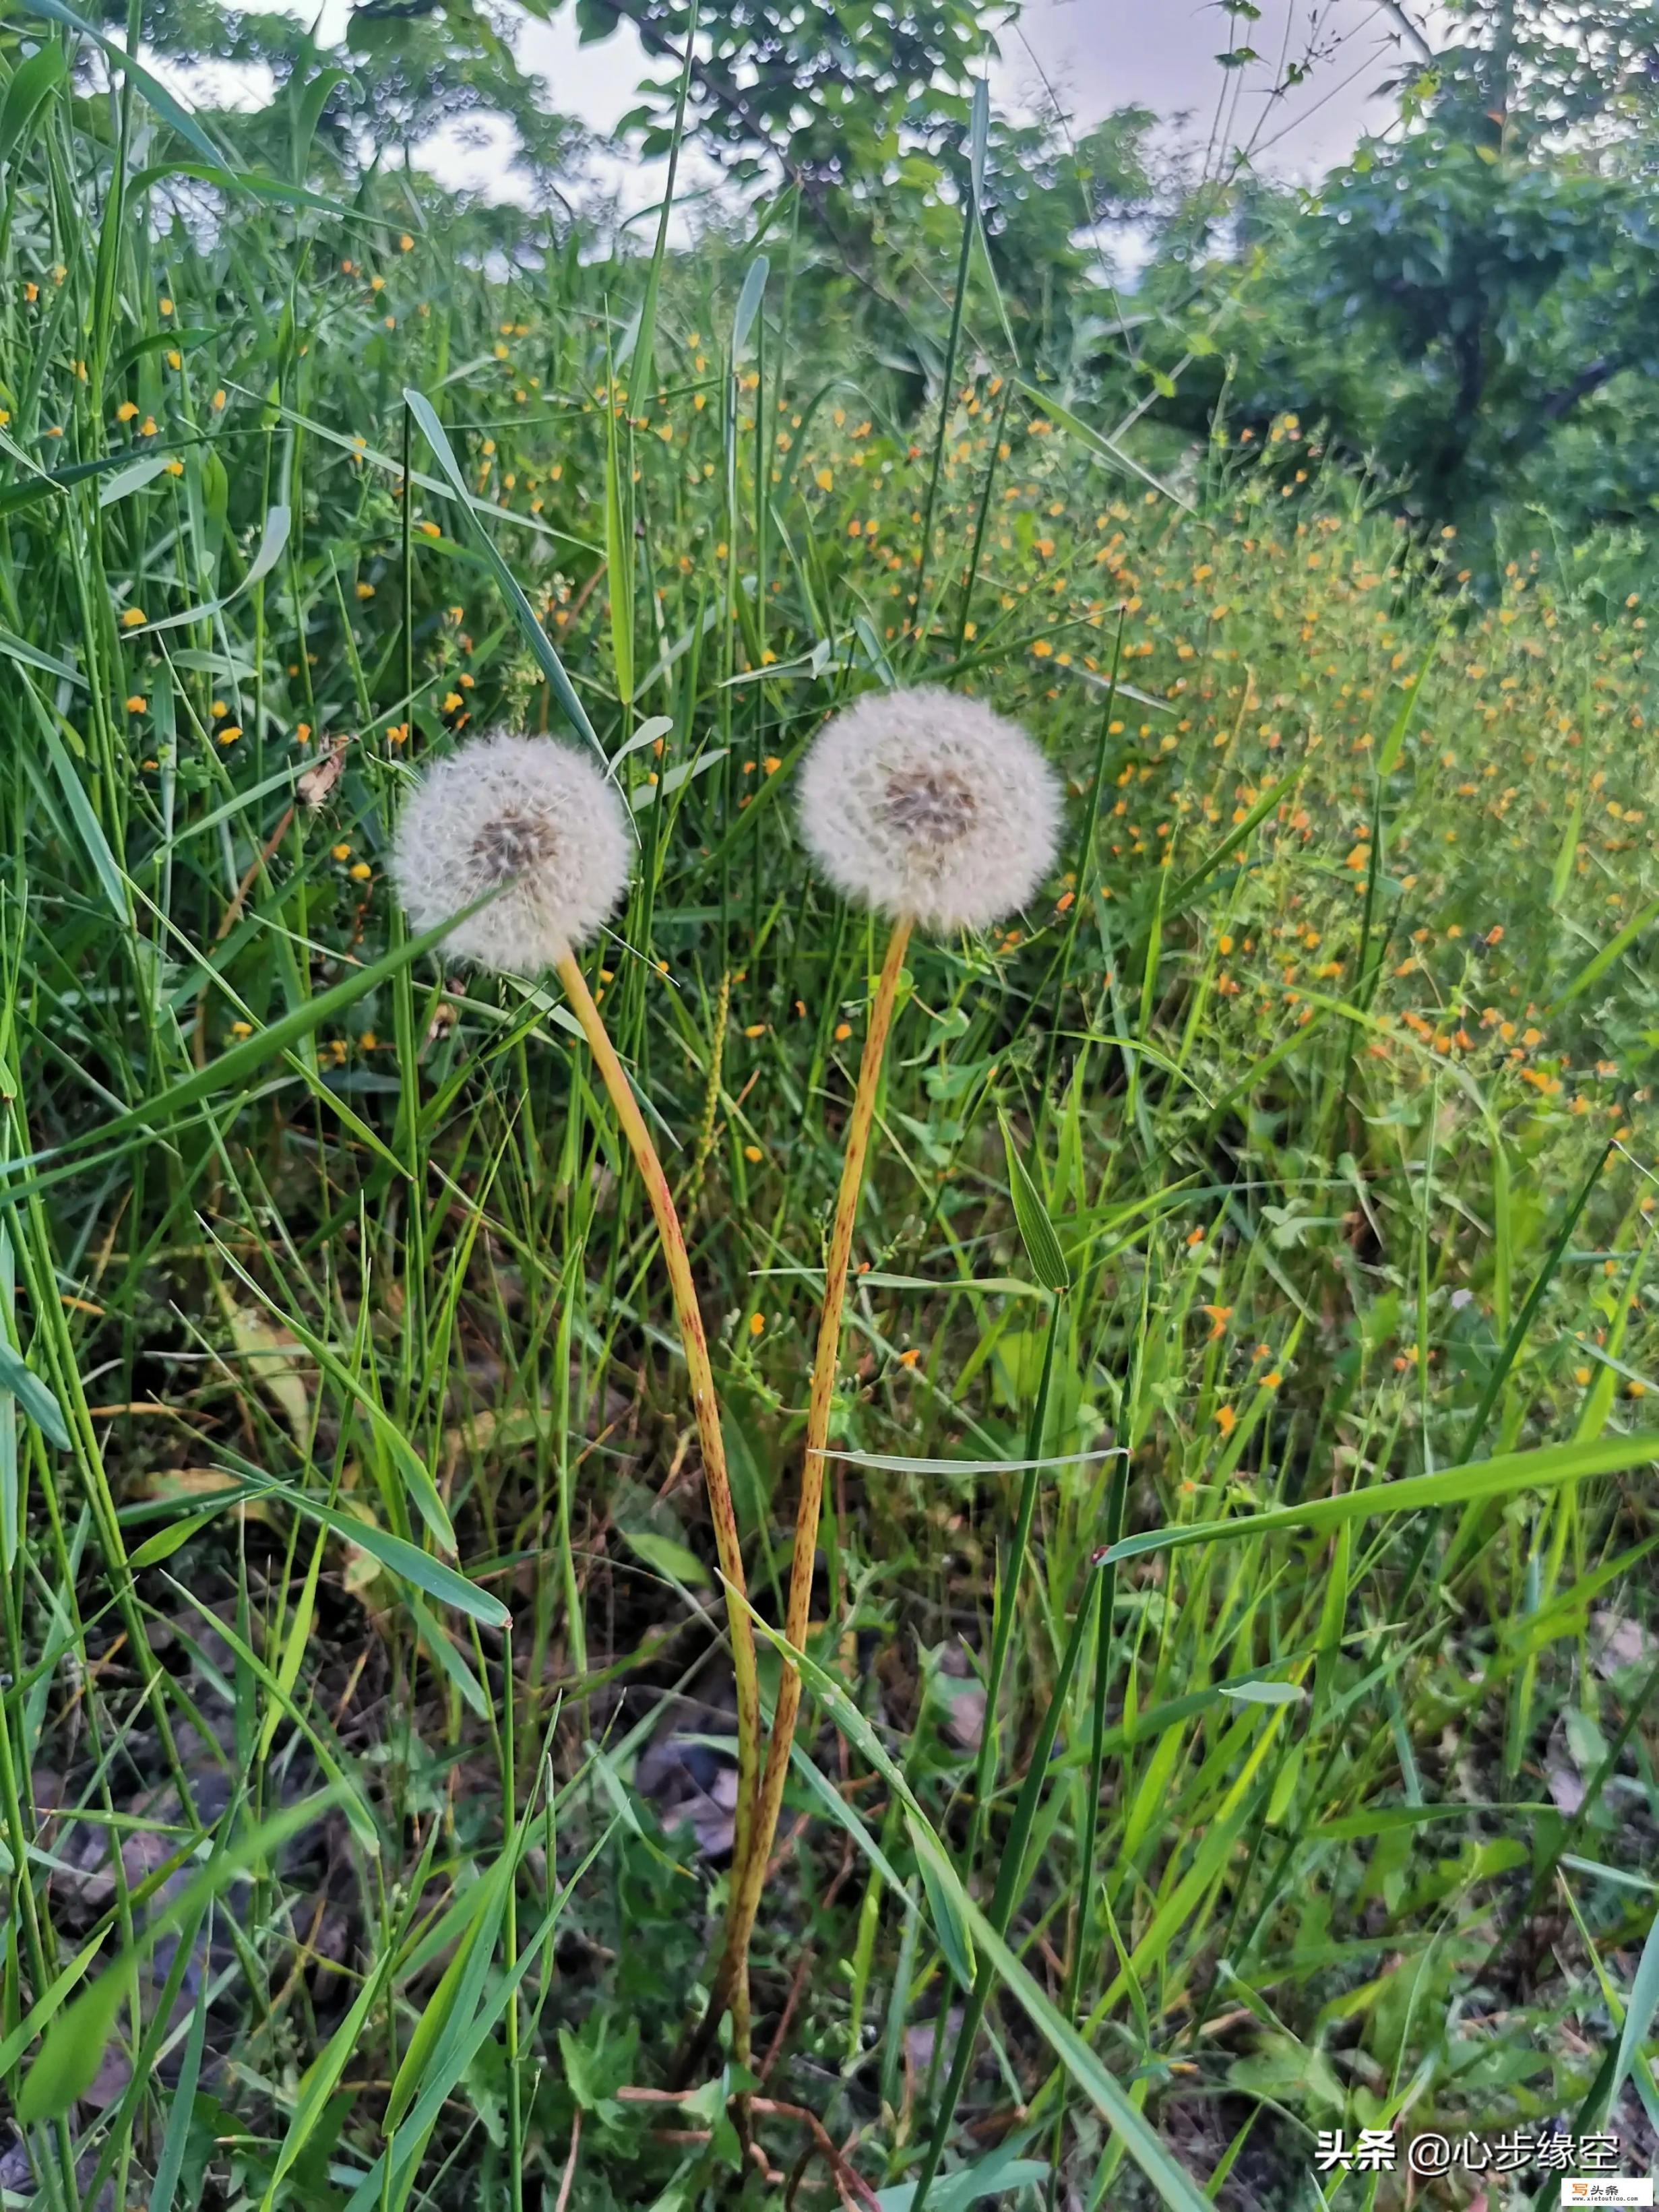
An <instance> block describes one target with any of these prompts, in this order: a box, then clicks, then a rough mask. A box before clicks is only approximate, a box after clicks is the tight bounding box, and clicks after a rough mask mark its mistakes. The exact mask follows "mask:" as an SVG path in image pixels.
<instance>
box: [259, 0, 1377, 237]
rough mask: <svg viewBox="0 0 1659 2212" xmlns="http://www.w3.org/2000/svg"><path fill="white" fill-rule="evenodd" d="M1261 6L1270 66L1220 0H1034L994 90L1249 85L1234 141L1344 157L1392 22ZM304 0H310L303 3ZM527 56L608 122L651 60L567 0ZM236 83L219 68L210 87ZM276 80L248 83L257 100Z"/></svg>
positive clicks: (333, 27)
mask: <svg viewBox="0 0 1659 2212" xmlns="http://www.w3.org/2000/svg"><path fill="white" fill-rule="evenodd" d="M1259 4H1260V5H1261V20H1260V21H1258V22H1256V23H1254V24H1252V25H1250V26H1249V41H1250V44H1251V46H1253V47H1254V48H1255V51H1256V52H1258V53H1259V54H1260V55H1261V57H1262V63H1261V66H1259V67H1256V68H1253V69H1251V70H1246V71H1243V72H1231V73H1230V72H1226V71H1224V70H1222V69H1221V68H1220V67H1219V66H1218V63H1217V61H1216V55H1217V52H1218V50H1219V49H1221V48H1222V47H1224V46H1225V45H1226V43H1227V40H1226V28H1227V21H1228V18H1227V17H1226V16H1225V15H1224V14H1223V12H1222V10H1221V9H1220V8H1219V6H1218V5H1217V4H1216V0H1027V4H1026V6H1025V9H1024V13H1023V15H1021V16H1020V18H1019V20H1018V22H1017V24H1016V25H1015V26H1014V27H1012V29H1010V30H1008V31H1006V32H1005V33H1003V34H1002V38H1001V46H1002V58H1001V60H1000V63H999V64H997V66H996V67H995V69H994V70H993V73H992V80H991V82H992V94H993V98H994V100H995V101H996V102H997V104H998V105H999V106H1000V107H1001V108H1002V109H1003V110H1004V112H1013V111H1016V110H1021V109H1024V110H1028V111H1029V110H1030V109H1033V108H1035V107H1036V106H1040V105H1041V104H1042V103H1043V102H1044V101H1045V100H1051V99H1057V100H1059V102H1060V105H1061V106H1063V107H1064V108H1065V109H1066V111H1067V112H1069V114H1070V115H1071V117H1072V118H1073V123H1074V124H1075V125H1076V126H1077V128H1078V129H1079V130H1087V129H1088V128H1089V127H1090V126H1091V125H1093V124H1095V123H1097V122H1098V121H1099V120H1100V118H1102V117H1103V115H1106V114H1108V113H1109V112H1110V111H1111V110H1112V109H1113V108H1115V107H1121V106H1126V105H1128V104H1130V103H1139V104H1140V105H1143V106H1147V107H1151V108H1152V109H1154V110H1156V111H1157V112H1158V113H1160V114H1163V115H1174V114H1177V113H1183V112H1184V113H1185V114H1187V115H1188V117H1189V118H1190V125H1189V127H1190V129H1191V130H1192V131H1193V132H1194V134H1196V135H1198V136H1199V137H1200V138H1206V137H1208V135H1209V132H1210V131H1211V128H1212V123H1213V121H1214V118H1215V116H1216V109H1217V102H1218V99H1219V98H1220V97H1221V95H1222V94H1223V92H1224V90H1225V89H1226V88H1228V87H1229V86H1231V85H1233V84H1235V83H1236V84H1237V86H1238V87H1239V97H1238V100H1237V105H1236V106H1234V107H1233V108H1232V110H1231V113H1230V114H1229V115H1228V117H1227V118H1226V122H1225V129H1224V131H1223V136H1224V137H1225V141H1226V143H1228V144H1229V145H1238V144H1242V143H1245V142H1247V141H1250V140H1251V139H1252V138H1254V142H1255V146H1256V148H1257V149H1258V152H1259V154H1260V156H1261V159H1262V161H1264V163H1265V164H1267V165H1268V166H1270V167H1273V168H1274V169H1276V170H1277V171H1279V173H1283V174H1286V175H1291V176H1298V177H1304V178H1312V177H1314V176H1316V175H1317V174H1318V173H1320V172H1321V171H1322V170H1323V169H1325V168H1327V167H1329V166H1330V164H1331V163H1332V162H1333V161H1339V160H1340V159H1341V157H1342V156H1343V155H1345V154H1346V153H1347V152H1348V151H1349V149H1351V148H1352V145H1353V143H1354V142H1355V140H1356V139H1357V138H1358V137H1359V136H1360V134H1361V133H1362V132H1363V131H1365V130H1366V129H1368V128H1378V127H1380V126H1381V125H1383V123H1385V122H1386V121H1387V119H1388V115H1389V105H1388V102H1387V100H1380V99H1379V98H1378V96H1377V94H1378V90H1379V88H1380V87H1381V86H1382V85H1383V83H1384V82H1385V81H1386V79H1387V78H1388V76H1389V72H1390V70H1395V69H1397V68H1398V67H1399V65H1400V60H1401V50H1400V46H1399V44H1398V40H1397V33H1396V29H1395V22H1394V20H1393V17H1392V15H1391V14H1390V11H1389V9H1388V8H1387V7H1385V6H1384V5H1383V4H1382V0H1259ZM307 12H308V13H309V12H310V10H309V9H307ZM348 13H349V0H325V4H324V10H323V22H322V35H323V37H324V38H325V40H334V39H337V38H341V37H343V33H344V27H345V21H346V17H347V15H348ZM1310 40H1311V41H1312V46H1313V49H1314V53H1313V67H1312V71H1311V74H1310V78H1309V81H1308V82H1306V83H1305V84H1304V85H1303V86H1301V87H1300V88H1298V89H1297V91H1296V92H1295V93H1294V94H1291V96H1289V97H1288V98H1286V99H1285V100H1283V101H1282V102H1279V103H1273V102H1272V101H1271V100H1268V99H1267V97H1266V95H1265V89H1264V88H1266V87H1267V85H1269V84H1271V83H1272V82H1273V78H1274V76H1275V75H1276V74H1277V66H1278V64H1279V58H1280V56H1281V54H1284V55H1287V56H1288V57H1290V58H1297V57H1299V56H1301V55H1302V54H1304V52H1308V51H1309V48H1310ZM518 52H519V55H520V60H521V62H522V63H523V64H524V65H525V66H526V68H528V69H532V70H536V71H538V73H539V74H540V75H541V76H543V77H544V78H545V80H546V82H547V87H548V94H549V99H550V103H551V105H552V106H555V107H556V108H558V109H561V110H562V111H563V112H565V113H567V114H571V115H574V116H577V117H579V118H580V119H581V121H582V122H584V123H586V125H588V126H589V127H590V129H592V131H596V132H599V133H601V134H608V133H609V132H610V131H611V130H612V129H613V128H614V127H615V125H616V124H617V120H618V118H620V117H621V116H623V115H624V114H625V113H626V112H628V110H629V108H630V107H632V106H635V104H636V100H637V93H636V88H637V86H638V85H639V82H640V81H641V77H642V76H644V75H645V74H646V70H645V64H644V59H643V57H642V55H641V52H640V46H639V41H638V40H637V38H636V37H635V33H634V31H633V29H632V27H631V26H629V24H627V23H622V24H620V25H619V26H618V27H617V31H616V32H615V33H614V34H613V35H612V36H611V37H610V38H608V39H605V40H600V41H599V43H598V44H596V45H593V46H582V45H580V44H579V42H578V40H577V34H576V24H575V20H574V9H572V8H570V7H569V6H564V7H561V8H560V9H558V10H557V12H556V14H555V15H554V18H553V21H551V22H550V23H542V22H538V21H534V20H533V19H526V20H525V21H524V24H523V28H522V30H521V31H520V36H519V40H518ZM227 90H228V87H226V86H225V85H224V84H223V83H222V82H221V81H219V78H218V76H216V87H215V96H217V97H220V98H223V97H224V96H225V94H226V92H227ZM269 96H270V94H269V91H268V90H263V89H262V88H254V87H249V88H248V92H247V97H248V104H250V105H259V104H262V101H263V100H264V99H268V98H269ZM422 152H423V156H424V158H425V159H426V160H428V161H429V163H430V164H431V166H432V167H433V168H434V169H435V171H436V172H437V173H440V174H441V175H443V176H445V177H447V179H449V180H450V181H451V182H453V183H454V184H456V185H465V186H470V187H471V188H473V189H476V190H478V191H484V192H487V193H498V192H510V191H512V189H513V179H511V176H510V174H509V173H508V170H507V163H506V161H504V159H503V153H504V148H503V146H502V143H501V138H500V137H499V136H496V135H494V134H492V133H490V132H489V131H479V130H477V129H476V128H459V129H457V130H454V131H448V132H446V133H444V134H441V138H440V139H439V140H438V141H437V142H435V143H432V144H430V145H428V147H427V148H425V149H422ZM596 167H597V171H598V175H599V180H600V181H601V182H602V183H603V184H605V185H607V186H609V187H610V188H611V189H612V190H614V191H616V192H617V195H618V197H619V198H620V199H621V201H622V202H623V204H624V206H625V207H629V208H643V207H647V206H648V205H650V204H652V202H653V200H654V199H655V198H656V197H659V194H660V191H661V170H660V165H659V164H654V163H649V162H640V161H634V160H630V159H628V158H626V157H625V156H623V157H617V156H610V155H606V156H602V157H601V158H600V160H599V162H598V163H597V164H596ZM713 173H714V172H713V169H712V165H711V164H709V163H708V162H707V161H705V160H699V159H697V158H695V157H694V158H692V159H690V161H687V162H686V163H685V164H684V167H683V168H682V173H681V179H680V188H681V190H682V191H685V190H687V189H692V190H695V189H696V187H697V185H699V184H702V183H707V182H708V181H709V180H710V179H711V177H712V175H713Z"/></svg>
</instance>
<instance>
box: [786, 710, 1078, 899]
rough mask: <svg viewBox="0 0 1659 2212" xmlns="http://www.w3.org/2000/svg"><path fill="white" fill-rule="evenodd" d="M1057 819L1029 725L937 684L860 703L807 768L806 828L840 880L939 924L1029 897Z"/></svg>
mask: <svg viewBox="0 0 1659 2212" xmlns="http://www.w3.org/2000/svg"><path fill="white" fill-rule="evenodd" d="M800 827H801V835H802V836H804V837H805V840H806V842H807V845H808V847H809V848H811V853H812V854H813V857H814V858H815V859H816V860H817V862H818V865H819V866H821V867H822V868H823V872H824V873H825V875H827V876H828V877H829V880H830V882H831V883H833V884H835V886H836V890H839V891H841V892H842V894H843V895H844V896H846V897H848V898H851V899H858V900H860V901H862V902H863V903H864V904H866V906H872V907H877V908H881V909H882V910H883V911H884V912H885V913H888V914H891V915H900V914H908V915H913V916H914V917H915V920H916V921H919V922H920V923H921V926H922V927H923V928H924V929H928V930H933V931H934V932H937V933H950V932H951V931H953V930H957V929H985V928H988V927H989V926H990V924H991V923H992V922H994V921H1000V920H1001V919H1002V918H1003V916H1004V915H1010V914H1012V913H1014V912H1015V911H1016V909H1017V908H1020V907H1022V906H1024V903H1025V902H1026V901H1027V899H1029V898H1030V896H1031V894H1032V892H1033V891H1034V890H1036V887H1037V885H1038V884H1040V883H1041V882H1042V878H1043V877H1044V876H1045V875H1047V874H1048V870H1049V868H1050V866H1052V865H1053V862H1054V848H1055V845H1056V842H1057V841H1058V838H1059V836H1060V781H1059V778H1058V777H1057V776H1056V775H1055V774H1054V770H1053V769H1051V768H1050V767H1049V765H1048V762H1047V761H1046V760H1044V758H1043V757H1042V754H1041V753H1040V752H1039V751H1038V750H1037V749H1036V745H1034V744H1032V742H1031V740H1030V738H1028V737H1027V736H1026V734H1025V732H1024V730H1022V729H1021V728H1020V727H1019V726H1018V724H1017V723H1014V722H1009V721H1005V720H1003V718H1002V716H1001V715H1000V714H993V713H992V711H991V709H990V708H988V707H986V706H981V703H980V702H979V701H978V700H977V699H965V698H963V697H961V696H959V695H957V693H955V692H952V691H941V690H937V689H936V688H934V687H933V686H932V685H926V686H922V687H920V688H918V689H915V690H902V691H885V692H872V693H871V694H870V695H869V696H868V697H866V698H863V699H860V701H859V702H858V703H857V704H856V705H855V706H852V707H849V708H848V709H847V710H846V712H845V713H844V714H837V715H836V717H835V719H834V720H832V721H829V722H826V723H825V724H824V726H823V729H822V730H821V731H820V732H818V734H817V737H816V738H814V739H813V741H812V744H811V750H809V751H808V753H807V756H806V764H805V768H804V769H802V771H801V782H800Z"/></svg>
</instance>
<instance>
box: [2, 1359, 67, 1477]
mask: <svg viewBox="0 0 1659 2212" xmlns="http://www.w3.org/2000/svg"><path fill="white" fill-rule="evenodd" d="M0 1391H4V1392H8V1393H9V1395H11V1396H12V1397H14V1398H15V1399H16V1401H17V1403H18V1405H19V1407H21V1410H22V1411H23V1412H24V1413H27V1415H28V1417H29V1419H30V1420H32V1421H33V1424H34V1425H35V1427H36V1428H37V1429H39V1430H40V1433H41V1435H42V1436H43V1437H46V1438H47V1440H48V1441H49V1442H50V1443H55V1444H56V1445H57V1447H58V1450H59V1451H68V1450H69V1449H70V1432H69V1430H68V1427H67V1426H66V1425H65V1423H64V1413H63V1408H62V1407H60V1406H59V1405H58V1401H57V1399H56V1398H54V1397H53V1396H52V1393H51V1391H50V1390H48V1389H47V1388H46V1384H45V1383H43V1382H42V1381H41V1380H40V1376H38V1375H37V1374H36V1373H35V1372H34V1370H33V1368H31V1367H29V1366H27V1365H26V1364H25V1363H24V1360H23V1357H22V1354H21V1352H14V1351H13V1349H12V1347H11V1346H10V1345H9V1344H8V1343H7V1342H6V1340H5V1339H4V1337H3V1336H0Z"/></svg>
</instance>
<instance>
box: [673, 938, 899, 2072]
mask: <svg viewBox="0 0 1659 2212" xmlns="http://www.w3.org/2000/svg"><path fill="white" fill-rule="evenodd" d="M910 929H911V918H910V916H909V915H900V916H899V917H898V920H897V921H896V922H895V923H894V924H893V933H892V935H891V937H890V938H889V939H888V940H887V956H886V957H885V959H884V961H883V962H882V966H881V975H880V977H879V979H878V982H877V985H876V994H875V997H874V998H873V1000H872V1001H871V1005H870V1026H869V1028H868V1030H866V1032H865V1038H864V1054H863V1058H862V1059H861V1060H860V1063H859V1080H858V1088H857V1090H856V1091H854V1095H853V1110H852V1113H851V1115H850V1116H849V1118H848V1124H847V1150H846V1153H845V1156H844V1157H843V1158H842V1170H841V1189H840V1192H839V1194H838V1195H837V1197H836V1218H835V1223H834V1225H833V1227H832V1229H831V1231H830V1234H829V1254H828V1255H827V1258H826V1261H825V1266H824V1277H823V1307H822V1309H821V1310H820V1312H819V1315H818V1336H817V1348H816V1350H815V1352H814V1353H813V1357H812V1390H811V1398H810V1400H809V1401H808V1405H807V1413H806V1446H805V1457H804V1459H803V1462H802V1466H801V1484H800V1504H799V1508H798V1509H797V1511H796V1514H795V1544H794V1552H793V1558H792V1559H791V1561H790V1568H789V1601H788V1606H787V1610H786V1612H785V1615H784V1632H785V1634H786V1635H787V1638H788V1639H789V1641H790V1643H791V1644H794V1645H795V1646H796V1647H797V1649H799V1648H801V1647H803V1646H804V1645H805V1642H806V1623H807V1615H808V1613H809V1610H810V1608H811V1597H812V1565H813V1561H814V1559H815V1558H816V1556H817V1542H818V1519H819V1516H820V1514H821V1513H822V1511H823V1466H824V1455H825V1451H826V1449H827V1447H828V1445H829V1417H830V1413H831V1410H832V1408H833V1407H834V1404H835V1395H836V1366H837V1364H838V1362H839V1359H840V1355H841V1322H842V1309H843V1307H844V1306H845V1304H846V1302H847V1277H848V1269H849V1267H850V1265H851V1261H852V1253H853V1226H854V1222H855V1221H856V1219H857V1218H858V1210H859V1195H860V1192H861V1190H862V1189H863V1187H864V1160H865V1154H866V1152H867V1151H868V1149H869V1144H870V1124H871V1121H872V1119H873V1118H874V1115H875V1107H876V1091H877V1088H878V1085H879V1083H880V1080H881V1064H882V1060H883V1057H884V1054H885V1052H886V1049H887V1033H888V1031H889V1030H890V1028H891V1027H892V1021H893V1006H894V1002H895V1000H896V996H897V993H898V981H899V975H900V972H901V970H902V968H903V966H904V953H905V948H906V946H907V945H908V943H909V941H910ZM799 1710H800V1676H799V1673H798V1672H797V1671H796V1669H795V1668H793V1666H790V1665H789V1664H787V1662H786V1664H785V1666H784V1669H783V1674H782V1677H781V1680H780V1681H779V1684H778V1702H777V1709H776V1711H775V1713H774V1715H773V1719H772V1735H771V1740H770V1741H769V1745H768V1747H767V1754H766V1774H765V1778H764V1780H763V1782H762V1784H761V1790H760V1801H759V1803H758V1805H757V1808H756V1813H755V1819H754V1822H753V1825H752V1827H751V1829H750V1844H749V1853H748V1857H747V1858H746V1859H745V1858H744V1857H742V1856H741V1855H740V1854H739V1855H738V1856H736V1857H734V1858H733V1861H732V1864H733V1867H734V1869H737V1870H738V1871H737V1875H736V1876H735V1880H736V1887H735V1889H734V1891H733V1895H732V1910H731V1913H730V1916H729V1917H728V1919H727V1922H726V1954H725V1957H724V1959H723V1960H722V1961H721V1966H720V1975H719V1978H718V1979H717V1981H716V1984H715V1988H714V1997H713V2000H712V2002H711V2003H710V2007H709V2014H708V2018H707V2019H705V2021H704V2022H703V2027H702V2036H701V2037H700V2040H704V2039H706V2038H707V2036H708V2033H709V2032H710V2030H711V2027H712V2025H713V2023H714V2021H716V2020H717V2019H718V2018H719V2015H720V2007H721V2005H722V2004H723V2003H725V2002H730V2001H731V2000H732V1996H733V1994H734V1993H735V1992H737V1991H738V1990H744V1989H746V1987H747V1982H748V1960H749V1939H750V1936H751V1934H752V1933H753V1930H754V1925H755V1916H756V1914H757V1911H759V1909H760V1899H761V1892H762V1890H763V1887H765V1882H766V1863H767V1859H768V1857H769V1854H770V1852H771V1849H772V1838H773V1837H774V1835H775V1833H776V1831H777V1825H778V1814H779V1811H780V1809H781V1807H782V1804H783V1785H784V1781H785V1778H786V1777H787V1774H788V1771H789V1750H790V1746H791V1745H792V1744H793V1741H794V1735H795V1719H796V1716H797V1714H798V1713H799Z"/></svg>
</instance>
